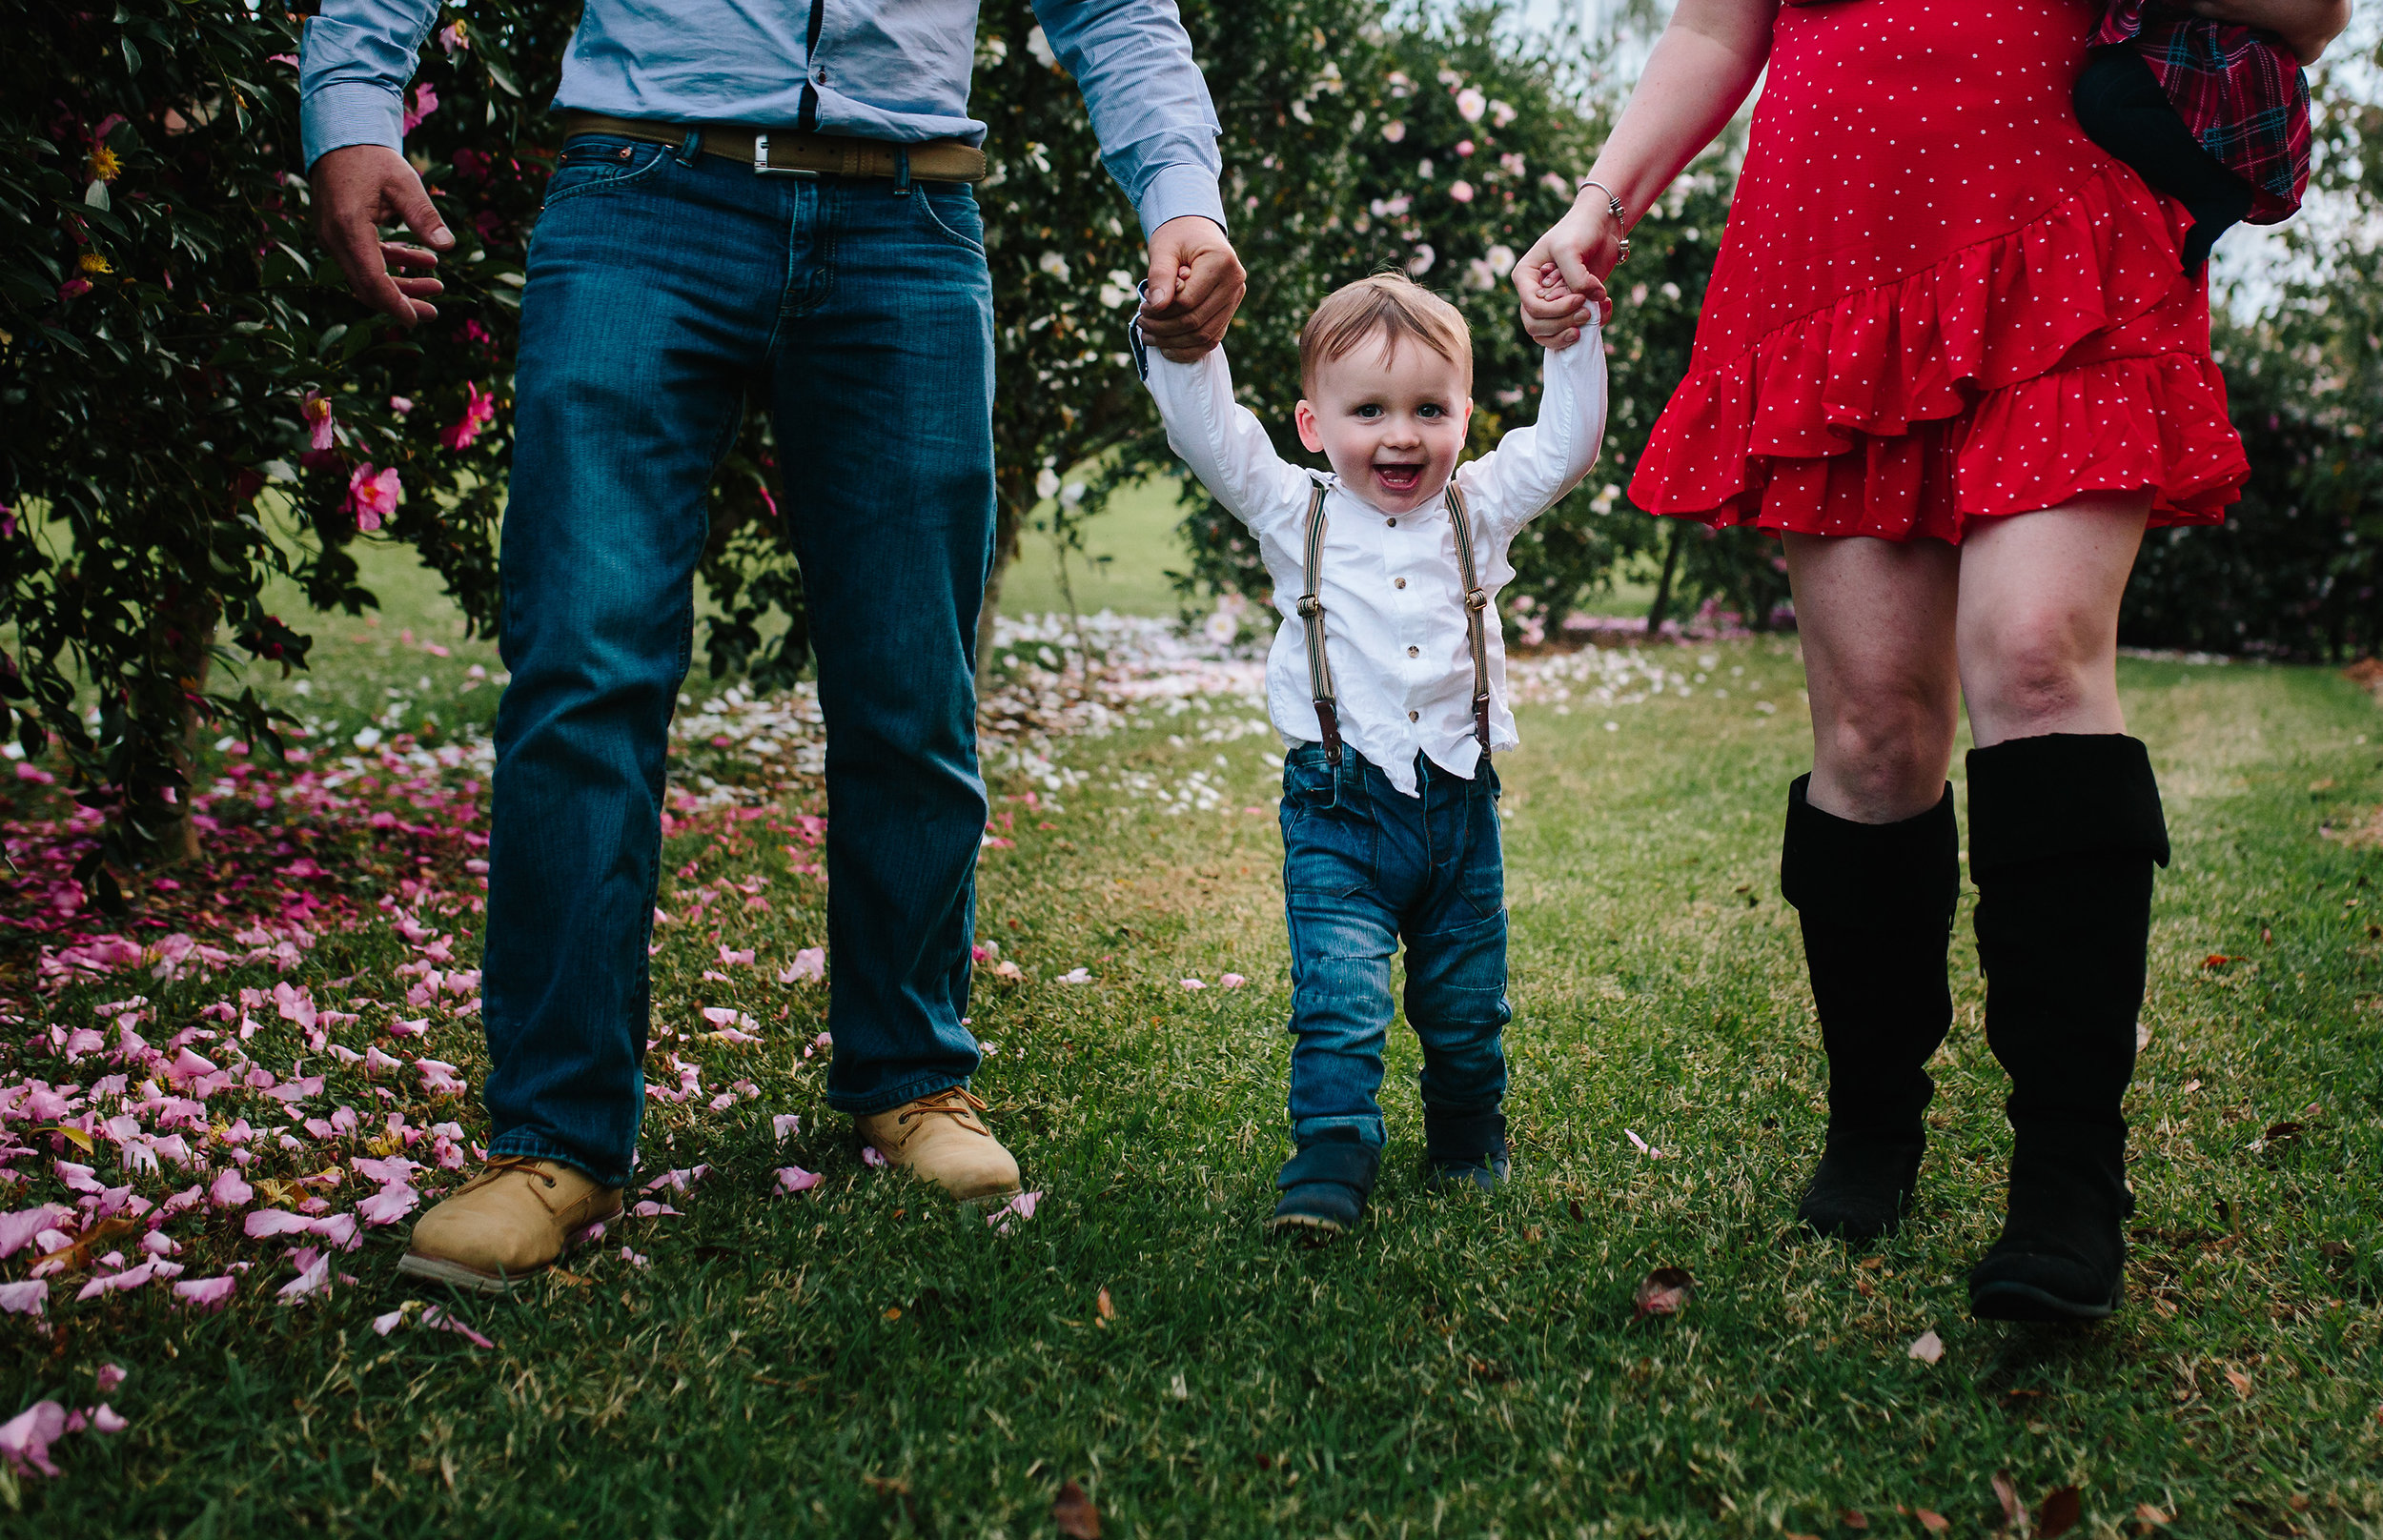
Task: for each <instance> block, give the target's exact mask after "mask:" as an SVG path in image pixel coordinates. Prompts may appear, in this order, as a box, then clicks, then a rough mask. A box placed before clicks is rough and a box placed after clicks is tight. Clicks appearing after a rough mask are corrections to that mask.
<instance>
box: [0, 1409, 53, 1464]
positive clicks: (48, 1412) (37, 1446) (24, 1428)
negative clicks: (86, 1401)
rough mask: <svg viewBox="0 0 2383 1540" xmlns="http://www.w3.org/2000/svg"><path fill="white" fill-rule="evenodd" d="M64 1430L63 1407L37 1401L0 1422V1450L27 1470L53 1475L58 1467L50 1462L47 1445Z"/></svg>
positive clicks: (14, 1462) (13, 1462)
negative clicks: (5, 1420)
mask: <svg viewBox="0 0 2383 1540" xmlns="http://www.w3.org/2000/svg"><path fill="white" fill-rule="evenodd" d="M65 1432H66V1408H64V1407H61V1406H59V1405H58V1404H57V1403H56V1402H54V1401H36V1402H34V1403H33V1404H32V1405H31V1406H30V1407H28V1408H25V1409H24V1410H23V1411H21V1412H19V1413H17V1414H16V1415H15V1416H14V1417H11V1418H10V1419H9V1420H8V1421H7V1422H5V1423H0V1454H4V1455H7V1456H8V1460H9V1463H10V1465H12V1466H14V1467H16V1469H18V1470H20V1471H23V1472H26V1473H27V1474H31V1472H33V1471H36V1470H38V1471H40V1472H41V1473H42V1474H43V1475H45V1476H54V1475H56V1474H57V1473H58V1468H57V1467H56V1466H54V1465H52V1464H51V1463H50V1446H51V1444H54V1443H56V1442H57V1440H58V1439H59V1437H60V1436H62V1435H63V1434H64V1433H65Z"/></svg>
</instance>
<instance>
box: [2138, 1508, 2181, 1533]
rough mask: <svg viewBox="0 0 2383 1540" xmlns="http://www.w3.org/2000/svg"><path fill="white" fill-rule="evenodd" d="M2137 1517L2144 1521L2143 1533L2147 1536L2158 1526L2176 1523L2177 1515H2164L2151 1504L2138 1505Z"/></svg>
mask: <svg viewBox="0 0 2383 1540" xmlns="http://www.w3.org/2000/svg"><path fill="white" fill-rule="evenodd" d="M2135 1517H2136V1518H2138V1519H2140V1520H2142V1521H2143V1526H2144V1528H2143V1531H2142V1532H2144V1533H2146V1534H2149V1533H2150V1531H2151V1530H2152V1529H2153V1528H2154V1527H2156V1526H2158V1525H2162V1524H2172V1523H2174V1522H2175V1521H2176V1515H2175V1514H2173V1513H2163V1512H2161V1511H2160V1510H2158V1509H2157V1508H2155V1507H2153V1506H2152V1505H2151V1504H2149V1503H2137V1504H2136V1505H2135Z"/></svg>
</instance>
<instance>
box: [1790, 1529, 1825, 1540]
mask: <svg viewBox="0 0 2383 1540" xmlns="http://www.w3.org/2000/svg"><path fill="white" fill-rule="evenodd" d="M1780 1533H1781V1534H1782V1535H1783V1536H1784V1537H1785V1540H1821V1537H1820V1536H1819V1535H1817V1534H1799V1533H1797V1532H1796V1531H1795V1530H1781V1531H1780Z"/></svg>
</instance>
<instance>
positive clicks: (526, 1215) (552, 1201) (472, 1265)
mask: <svg viewBox="0 0 2383 1540" xmlns="http://www.w3.org/2000/svg"><path fill="white" fill-rule="evenodd" d="M620 1214H621V1189H620V1188H619V1187H600V1186H598V1185H596V1182H595V1179H594V1178H593V1177H590V1176H588V1175H587V1174H586V1173H585V1172H583V1171H578V1170H574V1169H573V1168H572V1167H570V1166H568V1165H563V1164H562V1163H561V1162H560V1161H541V1160H536V1159H533V1158H532V1157H530V1156H527V1155H496V1156H491V1157H490V1158H489V1162H488V1166H487V1169H485V1170H483V1171H481V1172H480V1174H479V1175H478V1176H476V1177H474V1178H472V1180H471V1181H469V1182H466V1183H465V1184H463V1185H462V1186H461V1187H459V1188H458V1189H457V1190H456V1193H455V1196H453V1197H451V1198H449V1199H447V1200H446V1201H445V1202H443V1203H441V1204H439V1205H438V1206H437V1207H436V1208H433V1209H432V1210H431V1211H430V1212H429V1213H427V1214H424V1215H423V1216H422V1217H421V1221H420V1222H419V1223H418V1224H417V1225H416V1226H414V1235H413V1238H412V1239H411V1240H409V1241H408V1242H407V1243H406V1248H405V1256H404V1257H403V1258H402V1259H400V1260H399V1262H398V1263H397V1271H399V1272H402V1273H411V1274H413V1275H414V1276H415V1277H417V1278H435V1279H437V1280H438V1282H440V1283H442V1284H453V1285H454V1286H455V1287H458V1288H469V1289H473V1290H475V1291H477V1292H479V1293H482V1294H501V1293H503V1292H504V1291H505V1290H506V1288H507V1287H510V1286H511V1285H514V1284H518V1283H519V1282H520V1281H521V1280H522V1279H524V1278H527V1277H530V1276H531V1275H533V1274H536V1273H540V1272H543V1271H545V1270H546V1269H547V1268H548V1267H550V1266H554V1262H555V1259H556V1258H557V1257H560V1255H562V1252H563V1248H564V1247H565V1246H568V1245H569V1244H570V1241H571V1237H572V1236H573V1235H575V1234H577V1233H578V1232H579V1231H580V1230H582V1229H585V1228H586V1227H587V1226H590V1225H594V1224H596V1223H598V1222H600V1221H602V1220H610V1219H617V1218H619V1217H620Z"/></svg>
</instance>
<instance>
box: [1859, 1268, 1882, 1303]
mask: <svg viewBox="0 0 2383 1540" xmlns="http://www.w3.org/2000/svg"><path fill="white" fill-rule="evenodd" d="M1853 1289H1854V1292H1855V1293H1857V1294H1859V1295H1861V1296H1862V1297H1863V1298H1864V1299H1869V1298H1872V1297H1873V1296H1875V1295H1876V1294H1877V1293H1878V1285H1876V1284H1874V1283H1872V1282H1870V1280H1868V1279H1867V1278H1864V1277H1863V1276H1862V1275H1861V1274H1860V1273H1855V1274H1854V1275H1853Z"/></svg>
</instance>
